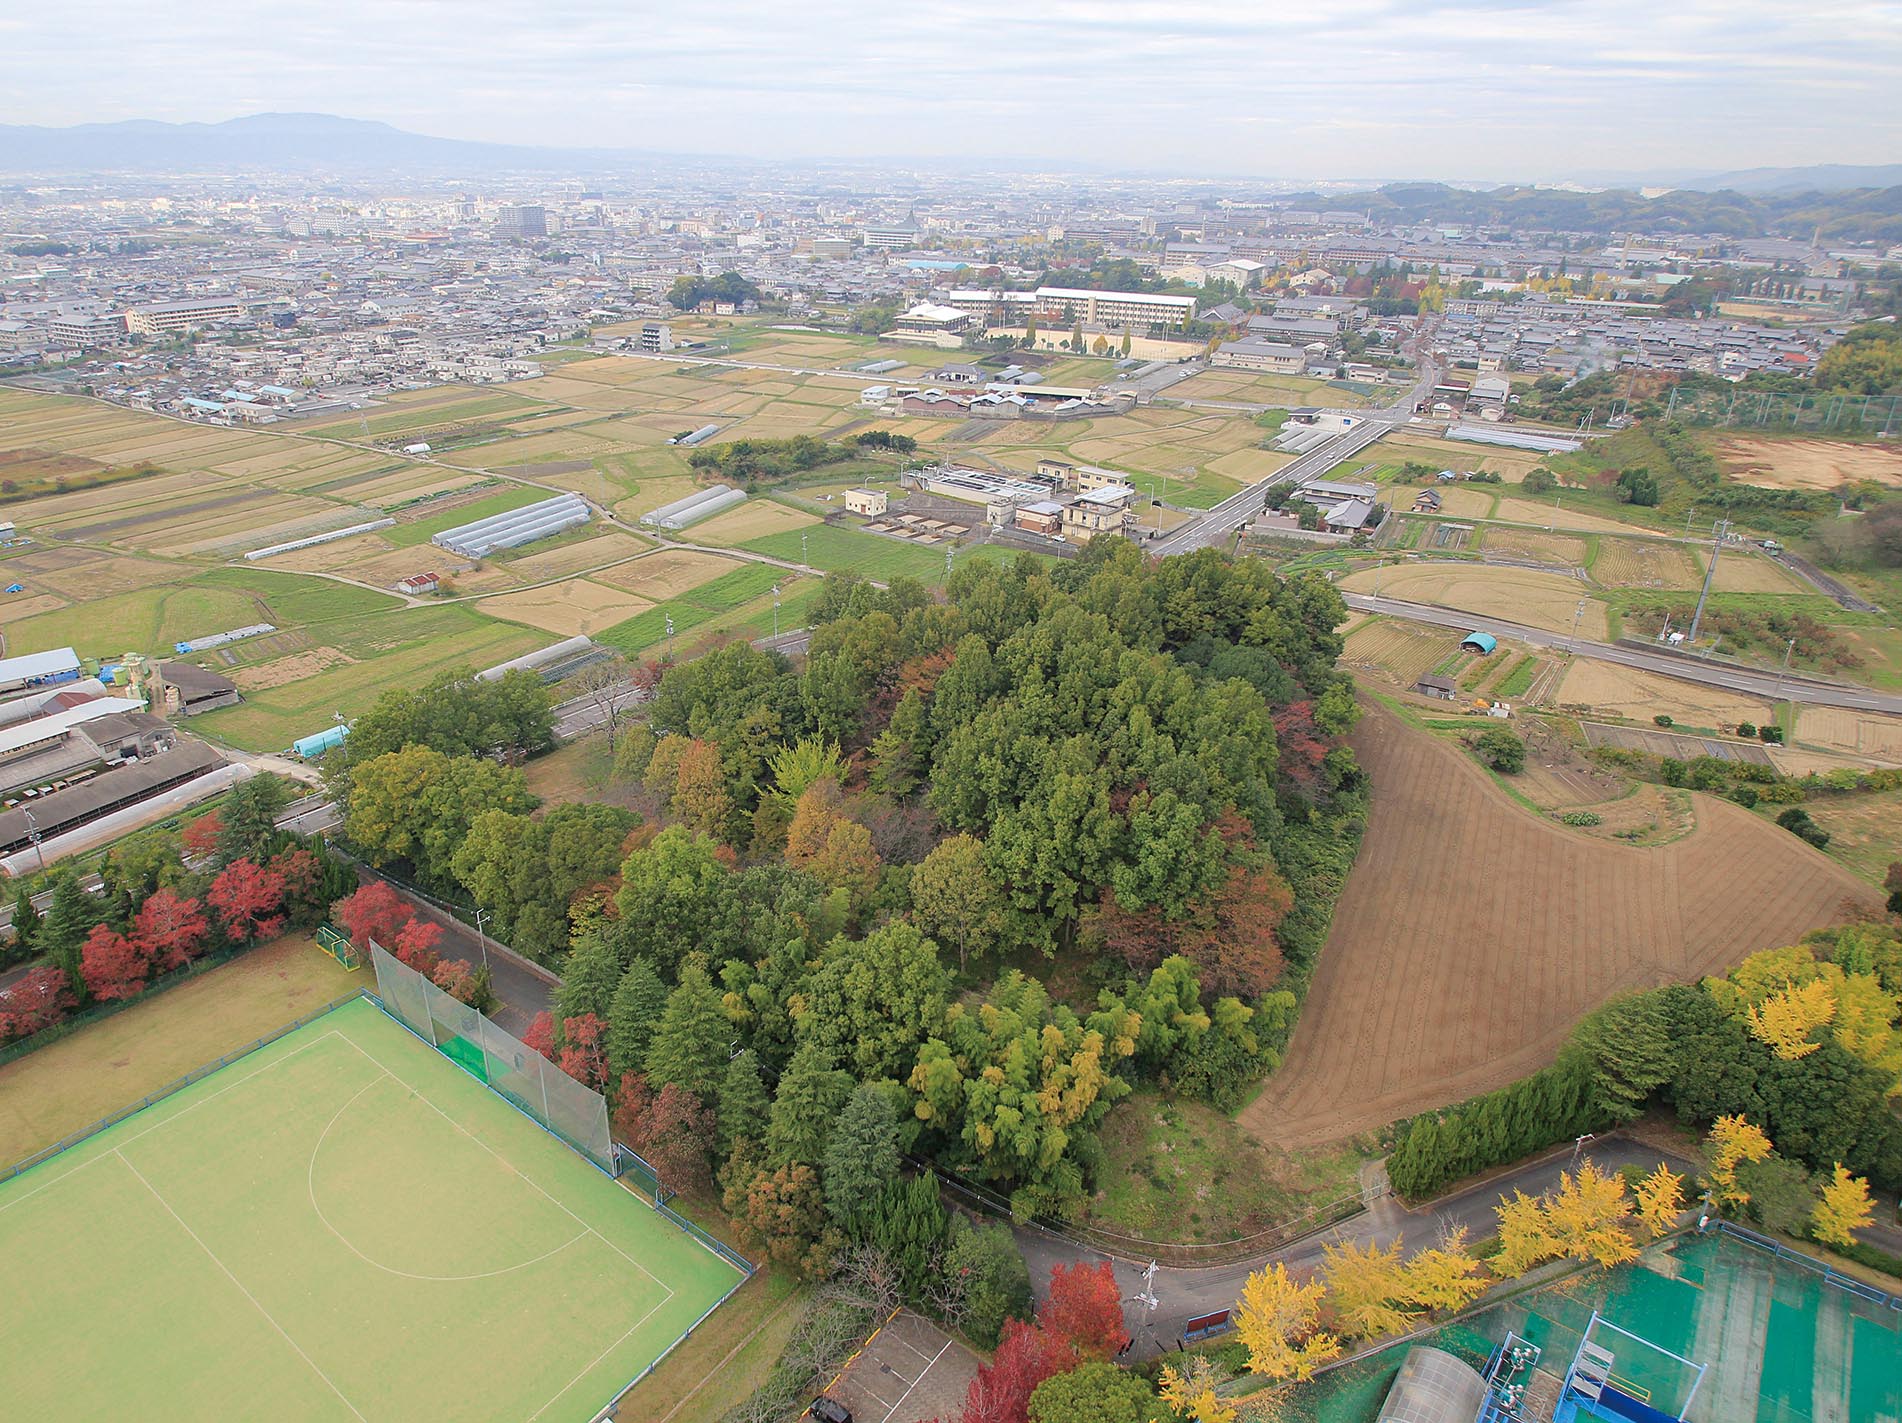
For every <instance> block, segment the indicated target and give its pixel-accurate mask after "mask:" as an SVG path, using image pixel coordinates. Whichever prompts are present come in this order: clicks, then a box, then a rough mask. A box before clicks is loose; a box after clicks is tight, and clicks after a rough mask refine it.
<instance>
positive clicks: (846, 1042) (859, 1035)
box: [800, 920, 951, 1081]
mask: <svg viewBox="0 0 1902 1423" xmlns="http://www.w3.org/2000/svg"><path fill="white" fill-rule="evenodd" d="M950 995H951V982H950V976H949V975H948V974H947V973H946V972H945V968H944V965H943V964H942V963H940V962H939V961H938V953H937V948H936V946H935V945H934V944H933V943H932V942H931V941H930V940H929V939H927V938H926V937H925V936H924V935H923V934H921V933H919V932H918V929H917V927H916V926H915V925H912V924H908V923H905V922H904V921H903V920H895V921H893V922H891V923H888V924H885V925H883V926H881V927H880V928H878V929H875V930H873V931H872V932H871V933H870V934H867V935H866V936H865V938H864V939H862V940H859V941H856V942H855V941H853V940H850V939H845V938H838V939H834V940H833V941H832V942H831V943H830V944H828V945H826V948H825V952H824V953H823V954H821V955H820V958H819V962H818V964H817V966H816V967H815V968H814V969H813V970H812V971H811V972H810V973H809V974H808V975H807V978H806V984H805V1000H806V1001H805V1012H804V1017H803V1019H802V1021H801V1024H800V1041H801V1042H802V1043H814V1044H819V1045H821V1046H822V1047H823V1048H824V1050H825V1054H826V1056H827V1057H828V1058H830V1059H831V1060H832V1061H834V1062H842V1063H845V1064H846V1065H848V1066H849V1067H850V1068H851V1069H852V1072H853V1075H854V1076H855V1077H857V1078H858V1079H859V1080H861V1081H870V1080H874V1079H877V1078H881V1077H890V1078H898V1077H901V1076H903V1075H904V1074H905V1073H906V1072H907V1071H909V1070H910V1068H911V1066H912V1064H913V1062H914V1061H915V1060H916V1056H917V1050H918V1045H919V1044H920V1043H922V1042H923V1041H924V1040H925V1039H926V1038H927V1037H928V1036H930V1035H931V1034H932V1033H934V1032H936V1031H938V1030H939V1027H940V1025H941V1024H942V1022H943V1020H944V1015H945V1005H946V1004H947V1003H948V1002H949V1000H950Z"/></svg>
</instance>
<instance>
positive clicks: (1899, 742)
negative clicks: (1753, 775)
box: [1796, 707, 1902, 765]
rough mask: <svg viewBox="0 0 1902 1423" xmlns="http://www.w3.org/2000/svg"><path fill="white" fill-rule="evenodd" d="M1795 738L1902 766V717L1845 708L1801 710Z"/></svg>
mask: <svg viewBox="0 0 1902 1423" xmlns="http://www.w3.org/2000/svg"><path fill="white" fill-rule="evenodd" d="M1796 739H1797V740H1798V741H1799V742H1806V743H1808V744H1809V745H1812V746H1822V747H1825V748H1827V749H1829V750H1831V751H1847V752H1850V753H1852V754H1853V755H1857V756H1866V757H1868V758H1869V759H1870V760H1872V761H1881V762H1884V763H1886V764H1889V765H1897V764H1902V718H1898V717H1892V716H1877V715H1876V714H1875V713H1873V712H1859V711H1851V710H1849V709H1847V708H1844V707H1804V708H1803V709H1802V713H1801V715H1800V717H1799V718H1798V720H1797V723H1796Z"/></svg>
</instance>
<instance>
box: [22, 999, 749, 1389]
mask: <svg viewBox="0 0 1902 1423" xmlns="http://www.w3.org/2000/svg"><path fill="white" fill-rule="evenodd" d="M0 1260H4V1261H6V1280H5V1287H6V1295H7V1299H8V1305H7V1307H6V1308H5V1309H4V1310H3V1311H0V1359H5V1360H6V1368H5V1374H6V1386H5V1393H6V1405H5V1411H6V1412H7V1414H8V1416H11V1417H17V1418H46V1419H54V1418H108V1417H110V1418H126V1417H138V1418H142V1419H148V1420H158V1419H194V1420H199V1419H207V1418H272V1419H276V1420H290V1419H324V1420H329V1419H339V1420H349V1419H362V1420H366V1423H375V1421H377V1420H405V1423H407V1420H416V1419H431V1420H447V1419H471V1420H474V1419H481V1420H491V1419H519V1420H528V1419H537V1420H547V1423H563V1420H587V1419H591V1418H593V1417H594V1416H595V1415H596V1414H597V1413H598V1412H599V1411H600V1410H601V1409H602V1408H603V1407H604V1406H605V1405H606V1404H607V1402H608V1401H609V1400H610V1399H611V1398H612V1397H613V1396H614V1395H615V1394H616V1393H617V1392H618V1391H619V1390H620V1389H621V1388H622V1387H623V1386H624V1385H625V1384H626V1383H627V1382H628V1381H629V1380H630V1379H632V1378H634V1377H635V1376H636V1375H638V1374H639V1373H641V1372H642V1370H644V1369H645V1368H647V1366H648V1365H650V1364H651V1363H653V1362H654V1361H655V1360H656V1359H658V1358H659V1357H660V1356H661V1355H662V1354H664V1353H665V1352H666V1351H667V1349H668V1348H669V1347H671V1346H672V1345H673V1343H674V1342H675V1341H676V1340H677V1339H679V1338H680V1337H681V1335H682V1334H684V1333H685V1332H686V1331H687V1330H688V1329H689V1328H691V1327H692V1325H693V1324H694V1322H695V1321H696V1320H698V1319H699V1318H700V1317H701V1316H702V1315H704V1314H705V1313H706V1312H707V1311H708V1310H709V1309H711V1308H712V1307H713V1306H714V1305H715V1304H716V1303H718V1302H719V1300H720V1299H721V1298H722V1297H723V1296H724V1295H725V1294H726V1293H727V1291H728V1290H729V1289H731V1288H732V1287H733V1286H734V1285H735V1284H737V1283H738V1282H739V1272H738V1271H737V1270H736V1269H735V1268H734V1267H733V1266H731V1265H729V1264H728V1263H726V1262H725V1261H724V1260H722V1259H720V1258H719V1257H718V1256H716V1255H714V1254H713V1253H712V1252H711V1251H709V1250H707V1249H706V1248H705V1247H703V1246H701V1245H700V1244H698V1243H697V1242H696V1241H694V1240H693V1239H691V1238H690V1237H688V1236H687V1235H686V1234H684V1233H683V1232H682V1231H681V1230H680V1229H679V1228H678V1227H676V1226H675V1225H673V1224H672V1223H671V1222H669V1221H668V1220H667V1219H666V1218H665V1217H664V1216H662V1215H660V1214H659V1213H657V1212H656V1211H655V1210H653V1208H652V1207H651V1206H650V1205H648V1204H647V1203H646V1202H645V1201H643V1200H641V1199H640V1198H639V1197H637V1196H635V1195H633V1194H631V1193H630V1192H629V1191H627V1190H626V1189H625V1188H623V1187H622V1186H620V1185H619V1184H617V1183H616V1182H614V1181H611V1180H609V1179H608V1178H607V1176H605V1175H604V1174H603V1173H602V1172H601V1171H599V1170H597V1169H596V1168H595V1167H594V1166H592V1165H590V1164H589V1163H588V1162H587V1161H585V1160H584V1159H582V1158H581V1157H580V1156H578V1155H576V1154H575V1153H574V1152H573V1151H571V1150H570V1149H569V1148H568V1147H567V1146H565V1145H563V1144H562V1143H561V1142H560V1141H558V1140H556V1139H555V1138H554V1137H552V1136H550V1135H549V1134H548V1133H547V1132H545V1131H543V1130H542V1129H541V1128H540V1127H539V1126H537V1125H536V1124H535V1123H534V1122H532V1121H530V1120H529V1119H528V1118H526V1117H524V1116H523V1115H522V1114H521V1113H519V1112H517V1111H516V1110H515V1109H514V1108H513V1107H511V1106H510V1105H509V1104H508V1103H507V1102H506V1101H504V1100H502V1099H501V1098H499V1097H497V1096H496V1095H495V1094H494V1093H492V1092H490V1091H489V1089H488V1088H486V1087H484V1086H483V1085H482V1084H480V1083H479V1082H477V1081H476V1080H475V1079H474V1078H472V1077H469V1076H468V1075H466V1074H465V1073H463V1072H462V1071H461V1070H460V1069H458V1068H457V1067H456V1066H455V1065H454V1064H453V1063H451V1062H450V1061H449V1060H448V1059H446V1058H444V1057H442V1056H440V1055H439V1054H438V1053H436V1052H434V1051H432V1050H431V1049H430V1048H429V1047H428V1046H427V1045H425V1044H424V1043H422V1042H420V1041H419V1040H418V1039H416V1038H415V1037H413V1036H412V1035H411V1034H410V1033H409V1032H407V1031H406V1030H405V1029H404V1028H402V1027H400V1026H399V1025H398V1024H396V1023H394V1022H392V1021H391V1020H390V1019H389V1018H387V1017H386V1016H385V1015H384V1014H383V1013H382V1012H381V1011H380V1010H379V1009H378V1008H377V1007H376V1006H375V1005H374V1004H372V1003H370V1002H369V1001H367V1000H362V999H359V1000H357V1001H355V1002H351V1003H348V1004H346V1005H344V1006H343V1007H341V1008H339V1009H337V1010H336V1011H334V1012H332V1013H329V1014H326V1015H325V1016H324V1017H322V1018H319V1019H317V1020H316V1021H315V1022H312V1023H309V1024H306V1025H305V1026H304V1027H302V1028H299V1029H298V1030H297V1031H295V1032H293V1033H290V1034H288V1035H287V1036H285V1037H283V1038H280V1039H279V1040H278V1041H277V1042H275V1043H272V1044H271V1045H270V1046H268V1047H265V1048H262V1049H260V1050H259V1051H257V1052H255V1053H252V1054H250V1055H248V1056H246V1057H243V1058H241V1059H239V1060H238V1061H236V1062H234V1063H232V1064H231V1065H230V1066H228V1067H226V1068H224V1069H222V1070H220V1071H218V1072H216V1073H213V1074H212V1075H211V1076H209V1077H207V1078H205V1079H204V1080H203V1081H201V1082H198V1083H195V1084H194V1085H192V1086H191V1087H188V1088H186V1089H185V1090H184V1091H182V1092H179V1093H176V1094H175V1095H173V1096H170V1097H167V1098H166V1099H165V1100H163V1101H162V1102H159V1103H157V1104H156V1105H154V1106H152V1107H149V1108H147V1109H146V1110H145V1111H143V1112H140V1113H139V1114H138V1115H136V1116H133V1117H130V1118H128V1119H127V1120H125V1121H123V1122H120V1123H119V1124H118V1125H116V1126H114V1127H111V1128H110V1129H108V1130H106V1131H104V1132H101V1133H100V1134H99V1135H97V1136H94V1137H91V1138H89V1139H88V1140H86V1141H85V1142H83V1143H81V1144H80V1145H79V1146H76V1147H74V1148H72V1149H71V1150H69V1151H67V1152H64V1153H63V1154H61V1155H59V1156H57V1157H54V1158H53V1159H51V1160H50V1161H47V1162H45V1163H44V1164H42V1165H40V1166H36V1167H35V1168H33V1169H32V1170H31V1171H28V1172H26V1173H24V1174H23V1175H21V1176H18V1177H16V1178H15V1179H14V1180H12V1181H10V1182H8V1183H7V1184H6V1185H4V1186H0Z"/></svg>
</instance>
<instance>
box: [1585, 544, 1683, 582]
mask: <svg viewBox="0 0 1902 1423" xmlns="http://www.w3.org/2000/svg"><path fill="white" fill-rule="evenodd" d="M1703 578H1704V566H1703V564H1702V563H1700V562H1699V561H1698V559H1697V556H1696V555H1695V554H1693V553H1692V552H1691V551H1690V550H1689V549H1686V548H1685V547H1683V546H1682V545H1681V544H1674V543H1659V542H1656V541H1654V540H1651V539H1616V538H1605V539H1600V540H1599V541H1598V556H1597V557H1596V558H1594V559H1593V560H1592V580H1593V581H1594V582H1595V583H1598V584H1601V585H1602V586H1604V587H1606V588H1695V587H1697V586H1698V584H1699V583H1701V582H1702V581H1703Z"/></svg>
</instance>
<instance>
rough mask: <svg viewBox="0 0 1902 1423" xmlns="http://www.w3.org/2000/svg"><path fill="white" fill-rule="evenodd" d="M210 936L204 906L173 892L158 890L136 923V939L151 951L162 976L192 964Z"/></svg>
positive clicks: (140, 913)
mask: <svg viewBox="0 0 1902 1423" xmlns="http://www.w3.org/2000/svg"><path fill="white" fill-rule="evenodd" d="M210 933H211V923H210V921H209V920H207V919H206V918H205V910H204V906H203V905H201V904H199V902H198V901H197V900H195V899H187V898H183V897H181V896H180V895H179V894H178V892H177V891H176V890H173V889H158V890H154V891H153V892H152V893H151V894H149V895H148V896H146V900H145V903H143V904H141V905H140V906H139V912H138V913H137V914H136V915H134V916H133V919H132V934H133V937H135V938H137V939H138V940H139V941H140V942H141V943H143V944H144V945H145V946H146V948H147V949H149V950H150V951H151V954H152V962H153V965H154V966H155V967H156V968H157V969H158V971H159V972H160V973H169V972H171V971H172V970H173V969H175V968H183V967H184V966H185V965H186V964H188V963H190V962H191V961H192V960H193V959H194V958H196V957H197V956H198V954H199V952H200V951H201V950H202V949H203V948H204V946H205V938H206V936H207V935H209V934H210Z"/></svg>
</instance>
